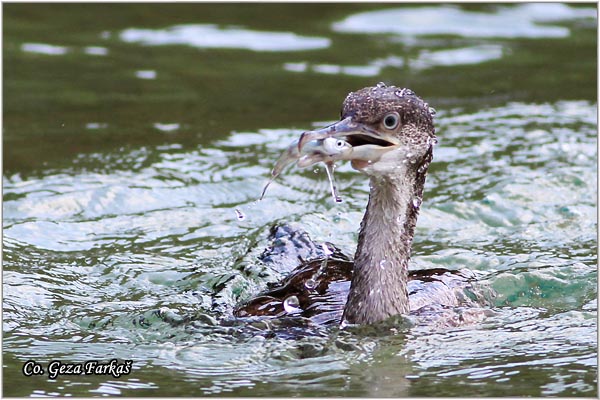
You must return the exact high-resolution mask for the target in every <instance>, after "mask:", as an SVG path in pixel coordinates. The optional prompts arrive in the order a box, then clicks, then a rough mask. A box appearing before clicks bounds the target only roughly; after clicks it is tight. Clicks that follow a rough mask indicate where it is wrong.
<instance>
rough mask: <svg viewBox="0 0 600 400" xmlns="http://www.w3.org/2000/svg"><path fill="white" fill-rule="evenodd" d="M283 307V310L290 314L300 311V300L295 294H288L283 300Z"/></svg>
mask: <svg viewBox="0 0 600 400" xmlns="http://www.w3.org/2000/svg"><path fill="white" fill-rule="evenodd" d="M283 309H284V310H285V312H287V313H289V314H291V313H296V312H299V311H302V309H301V308H300V300H298V297H296V296H290V297H288V298H287V299H285V301H284V302H283Z"/></svg>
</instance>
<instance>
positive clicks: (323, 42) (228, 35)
mask: <svg viewBox="0 0 600 400" xmlns="http://www.w3.org/2000/svg"><path fill="white" fill-rule="evenodd" d="M121 39H122V40H123V41H125V42H130V43H141V44H144V45H150V46H164V45H174V44H183V45H187V46H192V47H199V48H225V49H248V50H254V51H301V50H315V49H323V48H327V47H329V45H330V40H329V39H327V38H318V37H302V36H298V35H296V34H293V33H290V32H259V31H252V30H248V29H241V28H219V27H217V26H215V25H181V26H174V27H171V28H167V29H160V30H152V29H133V28H132V29H127V30H125V31H123V32H121Z"/></svg>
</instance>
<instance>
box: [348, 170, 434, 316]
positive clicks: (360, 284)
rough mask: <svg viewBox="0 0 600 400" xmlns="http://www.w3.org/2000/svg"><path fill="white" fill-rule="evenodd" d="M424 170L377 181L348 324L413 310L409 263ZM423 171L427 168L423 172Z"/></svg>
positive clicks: (356, 263) (365, 222)
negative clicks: (410, 294)
mask: <svg viewBox="0 0 600 400" xmlns="http://www.w3.org/2000/svg"><path fill="white" fill-rule="evenodd" d="M426 167H427V166H425V167H424V168H422V171H416V170H412V169H411V170H407V171H404V173H403V174H398V175H395V176H385V177H371V180H370V186H371V191H370V194H369V203H368V205H367V210H366V212H365V215H364V217H363V220H362V222H361V225H360V232H359V235H358V247H357V249H356V255H355V259H354V271H353V276H352V283H351V286H350V292H349V294H348V301H347V303H346V307H345V309H344V316H343V321H346V323H351V324H369V323H374V322H378V321H381V320H384V319H386V318H388V317H391V316H393V315H399V314H407V313H408V312H409V311H410V309H409V301H408V292H407V289H406V284H407V281H408V260H409V258H410V252H411V245H412V240H413V235H414V230H415V226H416V223H417V216H418V213H419V207H420V205H421V199H422V198H423V186H424V183H425V174H426ZM420 170H421V169H420Z"/></svg>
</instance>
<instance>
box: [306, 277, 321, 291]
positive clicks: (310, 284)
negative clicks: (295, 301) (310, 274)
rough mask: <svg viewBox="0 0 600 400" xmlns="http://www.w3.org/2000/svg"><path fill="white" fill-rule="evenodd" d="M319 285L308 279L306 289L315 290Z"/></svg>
mask: <svg viewBox="0 0 600 400" xmlns="http://www.w3.org/2000/svg"><path fill="white" fill-rule="evenodd" d="M318 284H319V283H318V282H317V281H316V280H314V279H313V278H310V279H308V280H307V281H306V282H304V287H305V288H307V289H308V290H315V288H316V287H317V285H318Z"/></svg>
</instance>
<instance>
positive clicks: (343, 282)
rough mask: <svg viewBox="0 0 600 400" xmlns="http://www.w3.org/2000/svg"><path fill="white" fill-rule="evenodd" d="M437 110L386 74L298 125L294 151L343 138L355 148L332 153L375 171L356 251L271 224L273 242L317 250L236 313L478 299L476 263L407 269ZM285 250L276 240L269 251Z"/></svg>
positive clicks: (381, 310)
mask: <svg viewBox="0 0 600 400" xmlns="http://www.w3.org/2000/svg"><path fill="white" fill-rule="evenodd" d="M433 117H434V111H433V109H432V108H430V107H429V105H428V104H427V103H426V102H425V101H423V100H422V99H421V98H420V97H418V96H417V95H416V94H415V93H414V92H413V91H412V90H410V89H406V88H398V87H395V86H387V85H385V84H383V83H380V84H378V85H376V86H373V87H366V88H363V89H361V90H358V91H356V92H351V93H350V94H348V96H347V97H346V99H345V100H344V102H343V105H342V111H341V118H340V120H339V121H338V122H336V123H334V124H332V125H329V126H326V127H324V128H322V129H319V130H314V131H307V132H304V133H303V134H302V136H301V137H300V139H299V140H298V143H297V146H298V152H297V153H298V154H301V153H303V150H304V146H311V151H314V147H315V144H317V145H318V144H319V143H320V142H318V141H320V140H321V141H322V140H323V139H327V138H334V139H336V140H341V141H343V142H344V143H345V144H347V145H348V146H346V147H350V148H351V151H343V152H339V154H334V155H332V156H331V157H330V158H329V159H328V160H329V161H330V162H331V161H340V160H349V161H351V164H352V167H353V168H354V169H355V170H357V171H360V172H362V173H363V174H365V175H366V176H367V177H368V179H369V183H370V193H369V200H368V204H367V207H366V211H365V214H364V217H363V219H362V222H361V224H360V230H359V235H358V245H357V249H356V253H355V256H354V260H353V261H352V260H350V259H349V258H348V257H345V256H344V255H343V254H341V252H339V250H337V249H336V248H335V247H334V246H332V245H331V244H324V245H323V246H321V248H319V246H318V245H315V244H312V243H311V242H310V241H307V239H306V235H304V234H295V233H294V230H293V229H291V228H289V227H288V226H284V227H279V228H275V229H274V231H273V232H272V233H273V235H272V236H273V240H274V243H275V244H277V242H278V241H279V242H280V243H281V242H282V241H283V242H284V243H285V242H286V241H287V243H288V245H284V246H283V249H284V250H288V251H289V250H290V247H294V246H289V243H293V244H297V243H295V242H294V240H296V242H298V243H300V245H299V246H297V247H298V248H302V247H303V246H304V249H303V251H304V253H305V254H304V257H303V258H304V259H306V258H310V257H315V259H313V260H309V261H308V262H304V263H302V265H300V266H298V268H296V270H294V271H293V272H292V273H291V274H290V276H288V277H287V278H286V279H285V280H284V281H283V282H281V283H280V284H277V285H272V286H271V287H270V289H269V290H268V291H266V292H264V293H262V294H261V295H259V296H258V297H256V298H254V299H252V300H250V301H248V302H247V303H246V304H244V305H242V306H240V307H239V308H237V309H236V310H235V315H236V316H238V317H247V316H252V315H271V316H282V315H286V314H292V315H293V314H297V315H300V316H304V317H308V318H311V319H312V320H314V321H316V322H318V323H330V322H334V321H335V322H337V323H341V324H342V325H348V324H373V323H377V322H380V321H383V320H386V319H388V318H390V317H393V316H398V315H408V314H411V313H413V314H414V313H424V312H427V310H429V311H431V310H432V309H433V308H440V307H441V308H443V309H448V308H449V307H456V306H462V305H467V306H469V305H472V304H473V301H472V300H473V295H472V293H470V292H469V287H470V282H471V281H472V280H473V278H474V277H475V275H474V274H473V273H470V272H468V271H460V272H457V271H449V270H446V269H442V268H438V269H433V270H432V269H430V270H423V271H411V272H410V273H409V268H408V263H409V259H410V255H411V246H412V242H413V237H414V232H415V226H416V223H417V216H418V214H419V210H420V208H421V204H422V200H423V188H424V184H425V177H426V175H427V170H428V167H429V165H430V163H431V161H432V157H433V147H434V145H435V144H436V142H437V139H436V135H435V128H434V123H433ZM346 147H345V148H346ZM304 153H306V151H304ZM316 161H319V160H316ZM316 161H315V162H316ZM304 164H305V165H307V164H309V163H308V162H306V160H304ZM294 236H295V239H294ZM300 239H302V240H300ZM273 249H275V250H273ZM282 254H283V252H282V251H280V250H277V245H275V246H274V247H273V248H271V249H270V250H269V251H268V252H267V253H266V254H265V255H264V257H263V259H266V260H268V259H271V260H273V259H277V256H281V255H282ZM307 256H308V257H307ZM292 258H293V256H292ZM457 318H458V319H460V318H462V317H457ZM459 322H460V321H459Z"/></svg>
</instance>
